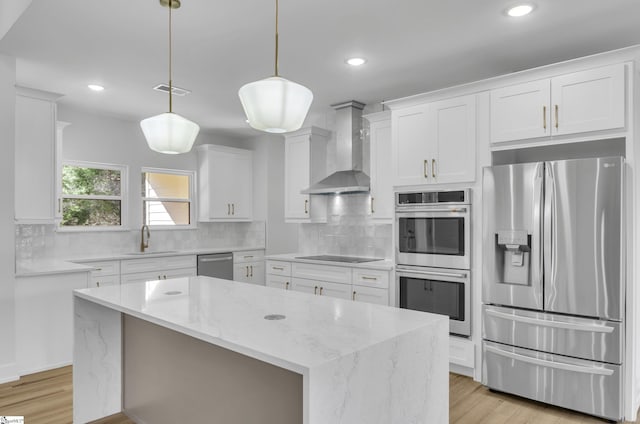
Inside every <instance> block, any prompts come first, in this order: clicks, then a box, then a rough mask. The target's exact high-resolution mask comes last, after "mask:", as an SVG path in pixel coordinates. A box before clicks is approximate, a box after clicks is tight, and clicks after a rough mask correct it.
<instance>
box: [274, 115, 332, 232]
mask: <svg viewBox="0 0 640 424" xmlns="http://www.w3.org/2000/svg"><path fill="white" fill-rule="evenodd" d="M328 138H329V132H328V131H326V130H323V129H321V128H317V127H310V128H304V129H301V130H299V131H295V132H292V133H289V134H287V135H286V138H285V145H284V156H285V160H284V161H285V169H284V218H285V222H323V221H325V220H326V200H325V198H324V196H318V195H315V196H310V195H308V194H302V193H301V191H302V190H304V189H307V188H309V186H310V185H311V183H314V182H317V181H319V180H320V179H322V178H324V177H325V176H326V166H327V165H326V157H327V156H326V155H327V153H326V149H327V140H328Z"/></svg>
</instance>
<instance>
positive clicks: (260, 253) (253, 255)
mask: <svg viewBox="0 0 640 424" xmlns="http://www.w3.org/2000/svg"><path fill="white" fill-rule="evenodd" d="M263 259H264V250H247V251H244V252H233V263H234V264H237V263H242V262H260V261H262V260H263Z"/></svg>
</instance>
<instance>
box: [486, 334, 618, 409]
mask: <svg viewBox="0 0 640 424" xmlns="http://www.w3.org/2000/svg"><path fill="white" fill-rule="evenodd" d="M482 350H483V353H484V355H483V359H482V383H483V384H485V385H486V386H488V387H490V388H492V389H494V390H499V391H503V392H507V393H513V394H516V395H519V396H523V397H526V398H529V399H534V400H537V401H541V402H546V403H550V404H552V405H557V406H561V407H563V408H568V409H573V410H576V411H580V412H584V413H587V414H591V415H596V416H599V417H604V418H607V419H610V420H620V419H622V393H621V391H622V373H621V367H620V365H610V364H603V363H599V362H592V361H584V360H580V359H573V358H568V357H565V356H560V355H551V354H547V353H542V352H536V351H533V350H529V349H521V348H517V347H513V346H506V345H501V344H498V343H492V342H488V341H483V342H482Z"/></svg>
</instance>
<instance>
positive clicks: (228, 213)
mask: <svg viewBox="0 0 640 424" xmlns="http://www.w3.org/2000/svg"><path fill="white" fill-rule="evenodd" d="M227 215H231V204H229V203H227Z"/></svg>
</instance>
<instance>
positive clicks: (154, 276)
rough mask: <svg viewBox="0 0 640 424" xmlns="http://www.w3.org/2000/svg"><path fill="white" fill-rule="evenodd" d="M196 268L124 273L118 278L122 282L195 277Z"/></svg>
mask: <svg viewBox="0 0 640 424" xmlns="http://www.w3.org/2000/svg"><path fill="white" fill-rule="evenodd" d="M196 274H197V272H196V268H183V269H170V270H158V271H147V272H136V273H133V274H126V275H123V276H122V277H121V278H120V282H121V283H122V284H129V283H140V282H143V281H155V280H167V279H169V278H180V277H195V276H196Z"/></svg>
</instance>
